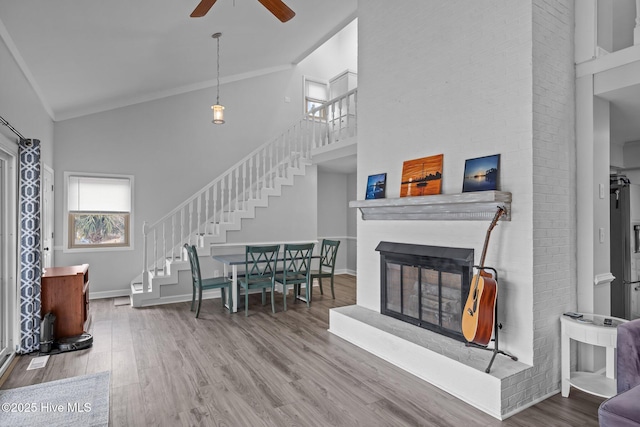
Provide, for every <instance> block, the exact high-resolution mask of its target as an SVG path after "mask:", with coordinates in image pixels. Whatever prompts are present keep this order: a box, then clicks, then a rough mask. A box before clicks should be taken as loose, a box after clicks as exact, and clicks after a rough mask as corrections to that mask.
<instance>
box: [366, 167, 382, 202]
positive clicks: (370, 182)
mask: <svg viewBox="0 0 640 427" xmlns="http://www.w3.org/2000/svg"><path fill="white" fill-rule="evenodd" d="M386 187H387V174H386V173H379V174H377V175H369V178H367V193H366V195H365V197H364V198H365V200H370V199H384V197H385V188H386Z"/></svg>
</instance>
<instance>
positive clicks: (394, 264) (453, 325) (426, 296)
mask: <svg viewBox="0 0 640 427" xmlns="http://www.w3.org/2000/svg"><path fill="white" fill-rule="evenodd" d="M376 251H378V252H380V312H381V313H382V314H384V315H387V316H391V317H395V318H397V319H400V320H403V321H405V322H408V323H412V324H414V325H417V326H420V327H422V328H425V329H429V330H431V331H434V332H437V333H440V334H442V335H445V336H448V337H451V338H454V339H457V340H459V341H463V342H464V341H465V339H464V336H463V335H462V328H461V321H462V309H463V307H464V305H465V302H466V298H467V295H468V294H469V288H470V283H471V276H472V274H473V249H463V248H451V247H442V246H426V245H414V244H407V243H392V242H380V243H379V244H378V246H377V247H376Z"/></svg>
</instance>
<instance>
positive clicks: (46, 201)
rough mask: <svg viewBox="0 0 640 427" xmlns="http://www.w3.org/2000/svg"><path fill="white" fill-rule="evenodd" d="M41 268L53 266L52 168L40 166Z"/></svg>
mask: <svg viewBox="0 0 640 427" xmlns="http://www.w3.org/2000/svg"><path fill="white" fill-rule="evenodd" d="M41 192H42V210H41V212H42V217H41V219H40V221H41V233H42V268H43V269H46V268H49V267H51V266H53V265H54V264H53V200H54V199H53V169H51V168H50V167H49V166H47V165H44V167H43V168H42V188H41Z"/></svg>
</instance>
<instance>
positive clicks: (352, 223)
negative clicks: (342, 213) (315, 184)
mask: <svg viewBox="0 0 640 427" xmlns="http://www.w3.org/2000/svg"><path fill="white" fill-rule="evenodd" d="M347 199H348V200H349V201H351V200H358V174H356V173H352V174H349V176H347ZM359 216H360V210H358V209H357V208H348V209H347V236H349V240H348V241H347V269H348V270H349V271H350V272H353V273H356V272H357V270H358V217H359Z"/></svg>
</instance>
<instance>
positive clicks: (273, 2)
mask: <svg viewBox="0 0 640 427" xmlns="http://www.w3.org/2000/svg"><path fill="white" fill-rule="evenodd" d="M258 1H259V2H260V3H262V5H263V6H264V7H266V8H267V9H269V11H270V12H271V13H273V14H274V15H275V16H276V18H278V19H279V20H280V21H282V22H287V21H288V20H289V19H291V18H293V17H294V16H296V13H295V12H294V11H293V10H291V9H290V8H289V6H287V5H286V4H284V3H283V2H282V0H258Z"/></svg>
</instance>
